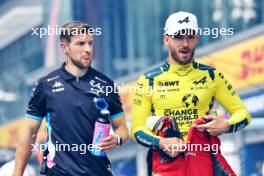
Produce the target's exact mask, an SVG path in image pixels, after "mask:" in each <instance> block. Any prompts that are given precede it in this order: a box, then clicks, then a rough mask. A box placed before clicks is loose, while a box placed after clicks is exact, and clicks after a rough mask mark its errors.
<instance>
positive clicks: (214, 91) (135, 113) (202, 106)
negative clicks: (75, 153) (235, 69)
mask: <svg viewBox="0 0 264 176" xmlns="http://www.w3.org/2000/svg"><path fill="white" fill-rule="evenodd" d="M135 90H136V91H135V94H134V98H133V108H132V124H131V136H132V138H135V139H136V141H137V142H138V143H139V144H142V145H144V146H146V147H157V148H158V147H159V139H160V138H159V136H156V135H155V134H153V133H152V132H151V131H150V130H149V129H148V128H147V127H146V126H145V122H146V120H147V119H148V117H150V116H163V115H165V116H170V117H173V118H174V119H175V120H176V122H177V125H178V128H179V131H180V132H181V134H182V136H183V138H184V140H186V137H187V134H188V131H189V129H190V127H191V125H192V123H193V122H194V121H195V120H196V119H199V118H201V117H202V116H204V115H207V114H209V113H210V110H211V108H212V106H213V102H214V101H215V100H216V101H217V102H218V103H219V104H221V105H222V107H223V108H225V109H226V110H227V111H228V112H229V114H230V116H231V117H230V118H229V119H228V123H229V131H228V132H235V131H237V130H239V129H242V128H244V127H245V126H247V125H248V124H249V123H250V121H251V116H250V114H249V112H248V110H247V109H246V108H245V106H244V104H243V102H242V101H241V99H240V98H239V96H238V95H237V94H236V92H235V91H234V89H233V88H232V85H231V84H230V82H229V81H228V80H227V79H226V78H225V77H224V75H223V74H222V73H221V72H219V71H217V70H216V69H215V68H213V67H210V66H207V65H203V64H199V63H197V62H195V61H193V63H191V64H188V65H183V66H181V65H170V64H168V62H165V63H163V64H162V65H161V66H159V67H158V68H155V69H153V70H151V71H149V72H147V73H145V74H144V75H142V76H141V77H140V78H139V80H138V83H137V85H136V89H135Z"/></svg>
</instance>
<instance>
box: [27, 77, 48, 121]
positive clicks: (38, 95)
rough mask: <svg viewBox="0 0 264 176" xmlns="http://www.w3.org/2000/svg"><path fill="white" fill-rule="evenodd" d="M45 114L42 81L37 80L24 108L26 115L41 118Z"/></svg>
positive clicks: (36, 118)
mask: <svg viewBox="0 0 264 176" xmlns="http://www.w3.org/2000/svg"><path fill="white" fill-rule="evenodd" d="M45 115H46V99H45V93H44V88H43V83H41V82H40V81H38V82H37V83H36V84H35V85H34V87H33V89H32V93H31V98H30V101H29V103H28V108H27V110H26V117H29V118H32V119H35V120H42V119H43V118H44V116H45Z"/></svg>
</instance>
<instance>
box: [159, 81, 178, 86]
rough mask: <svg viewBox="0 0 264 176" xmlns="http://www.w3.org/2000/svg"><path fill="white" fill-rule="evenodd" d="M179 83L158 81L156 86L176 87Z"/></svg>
mask: <svg viewBox="0 0 264 176" xmlns="http://www.w3.org/2000/svg"><path fill="white" fill-rule="evenodd" d="M178 85H179V81H158V86H178Z"/></svg>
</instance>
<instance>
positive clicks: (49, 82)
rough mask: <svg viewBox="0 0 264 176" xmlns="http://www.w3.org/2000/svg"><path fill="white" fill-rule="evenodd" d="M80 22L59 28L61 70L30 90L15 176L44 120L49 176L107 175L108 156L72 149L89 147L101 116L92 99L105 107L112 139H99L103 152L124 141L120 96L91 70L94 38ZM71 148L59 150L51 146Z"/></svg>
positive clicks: (97, 73)
mask: <svg viewBox="0 0 264 176" xmlns="http://www.w3.org/2000/svg"><path fill="white" fill-rule="evenodd" d="M91 31H93V30H91V28H90V27H89V26H88V25H87V24H85V23H82V22H71V23H67V24H65V25H64V26H63V27H62V29H61V34H60V41H61V43H60V47H61V49H62V50H63V52H64V54H65V56H66V62H65V63H63V65H62V66H61V68H59V69H57V70H54V71H52V72H51V73H49V74H48V75H46V76H44V77H42V78H41V79H39V81H38V82H37V83H36V84H35V87H34V88H33V92H32V95H31V99H30V102H29V105H28V109H27V112H26V117H27V118H25V121H26V123H27V124H28V125H27V127H26V128H25V129H24V130H23V137H21V139H20V141H19V144H18V147H17V152H16V165H15V170H14V174H13V175H14V176H22V175H23V171H24V169H25V166H26V163H27V161H28V159H29V157H30V155H31V152H32V148H33V147H32V146H33V145H34V143H35V140H36V134H37V132H38V130H39V127H40V125H41V121H42V119H43V118H44V117H46V121H47V131H48V146H49V158H48V159H49V161H48V165H49V169H48V173H47V175H48V176H108V175H109V176H110V175H112V172H111V165H110V162H109V160H108V158H107V157H99V156H94V155H92V154H91V153H90V152H89V151H87V152H85V153H84V152H83V150H82V151H78V149H77V148H76V146H81V145H82V146H83V144H85V145H87V149H88V148H89V147H88V146H89V144H92V139H93V131H94V125H95V121H96V119H97V118H98V117H99V116H101V114H100V111H99V110H98V109H96V106H95V102H94V98H95V97H101V98H104V99H105V100H106V102H107V103H108V104H109V107H108V109H109V111H110V120H111V124H112V127H113V129H114V133H115V134H114V135H110V136H108V137H106V138H104V139H103V142H102V143H101V148H102V149H103V150H105V151H109V150H111V149H114V148H116V147H117V146H119V145H120V144H121V143H124V142H126V141H127V139H128V128H127V126H126V123H125V117H124V112H123V109H122V105H121V102H120V99H119V95H118V94H117V93H115V92H114V91H111V92H106V91H107V90H108V91H109V90H114V83H113V81H112V80H110V79H109V78H107V77H106V76H105V75H103V74H102V73H100V72H98V71H96V70H95V69H93V68H92V67H91V60H92V53H93V35H92V34H91V33H90V32H91ZM59 144H63V145H65V144H68V146H70V147H75V148H74V151H73V148H72V150H70V149H71V148H70V149H69V148H67V150H64V151H61V150H60V151H57V150H58V149H57V148H55V146H58V145H59Z"/></svg>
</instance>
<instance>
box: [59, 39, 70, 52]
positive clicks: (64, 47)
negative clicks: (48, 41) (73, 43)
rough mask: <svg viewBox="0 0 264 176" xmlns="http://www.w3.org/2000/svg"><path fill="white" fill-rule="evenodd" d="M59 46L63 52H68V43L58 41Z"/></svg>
mask: <svg viewBox="0 0 264 176" xmlns="http://www.w3.org/2000/svg"><path fill="white" fill-rule="evenodd" d="M60 47H61V49H62V51H63V53H64V54H68V44H67V43H65V42H63V41H62V42H60Z"/></svg>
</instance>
